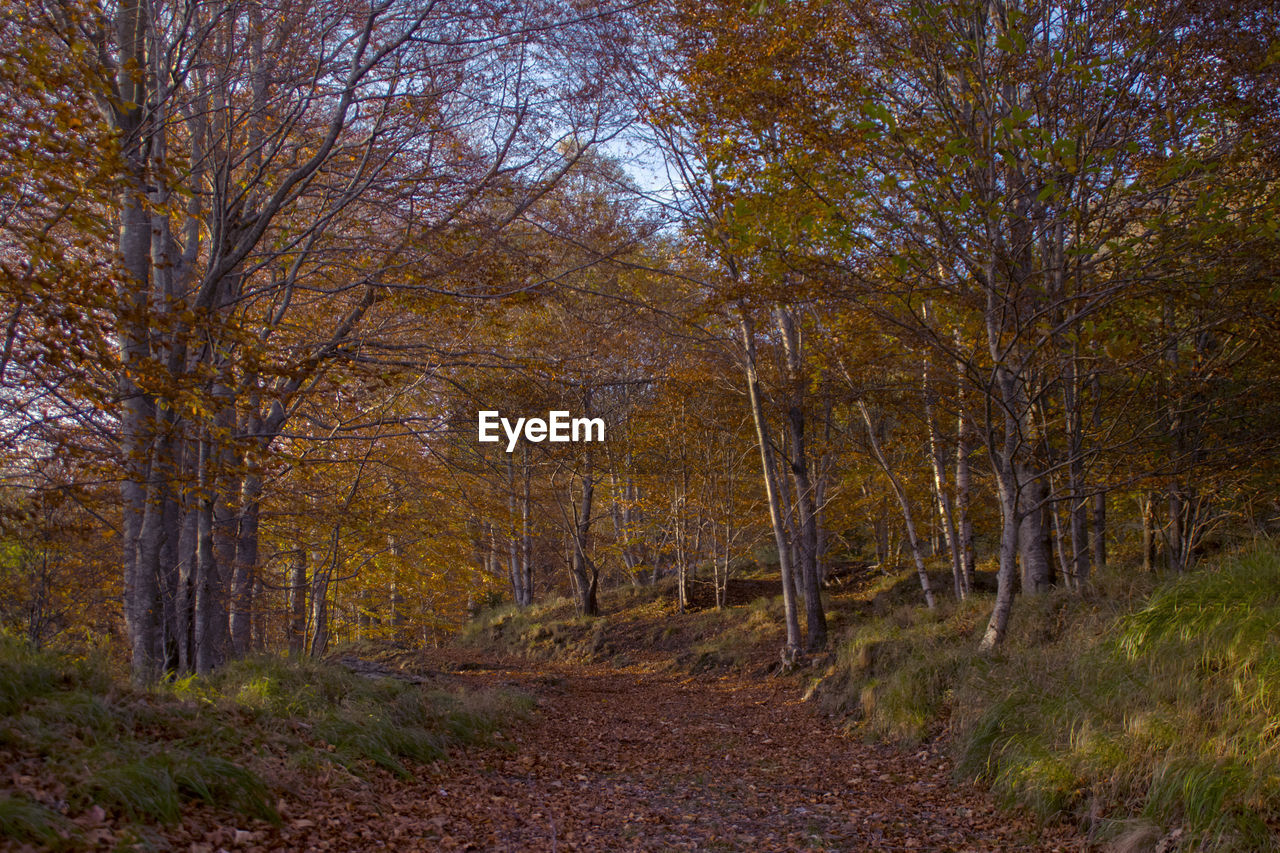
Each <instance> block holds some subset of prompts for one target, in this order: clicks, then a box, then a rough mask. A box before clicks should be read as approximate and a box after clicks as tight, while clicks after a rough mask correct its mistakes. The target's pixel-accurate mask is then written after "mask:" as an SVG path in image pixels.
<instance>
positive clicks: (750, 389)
mask: <svg viewBox="0 0 1280 853" xmlns="http://www.w3.org/2000/svg"><path fill="white" fill-rule="evenodd" d="M739 311H740V313H739V315H738V321H739V328H740V330H741V332H742V343H743V348H744V350H745V360H744V366H745V368H746V373H747V395H748V397H749V398H750V401H751V417H752V420H753V421H754V422H755V427H756V441H757V443H758V445H759V447H760V467H761V469H762V470H763V472H764V490H765V497H766V499H767V500H768V502H769V521H770V523H771V524H772V526H773V540H774V544H775V545H777V548H778V562H779V564H780V568H781V571H782V610H783V617H784V620H785V622H786V628H787V637H786V644H785V645H784V646H783V650H782V656H783V664H784V666H790V665H792V664H794V663H795V660H796V657H797V656H798V655H799V653H800V621H799V619H798V618H797V614H796V599H795V585H794V581H793V578H792V571H791V559H790V555H789V554H788V551H787V548H788V545H787V536H786V531H785V522H784V520H783V515H784V511H783V508H782V502H781V495H779V489H778V483H777V481H776V479H775V476H774V462H773V444H772V443H771V442H770V440H769V427H768V423H767V422H766V421H765V416H764V403H763V401H761V399H760V380H759V378H758V377H757V376H756V339H755V330H754V328H753V327H752V325H751V319H750V318H749V317H748V316H747V310H746V308H745V307H742V308H740V309H739Z"/></svg>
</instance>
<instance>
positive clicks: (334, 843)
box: [206, 667, 1084, 851]
mask: <svg viewBox="0 0 1280 853" xmlns="http://www.w3.org/2000/svg"><path fill="white" fill-rule="evenodd" d="M459 677H465V679H466V680H467V681H471V682H474V683H476V684H477V685H481V684H492V683H506V684H510V685H514V686H517V687H519V688H520V689H522V690H525V691H527V692H529V693H532V694H533V695H535V696H536V697H537V699H538V705H539V707H538V710H537V711H536V713H535V715H534V717H533V718H532V719H531V720H530V721H528V722H526V723H523V724H518V725H516V726H514V727H512V728H511V729H510V732H511V734H510V738H511V742H509V743H508V744H506V746H507V747H508V748H507V749H484V750H478V751H474V752H472V753H470V754H468V755H465V756H458V757H455V758H454V759H452V760H450V761H448V762H445V763H442V764H440V765H439V766H438V767H433V768H431V769H430V770H429V771H427V772H424V774H423V776H422V777H421V778H419V779H418V780H416V781H413V782H409V783H396V784H394V785H388V784H387V781H386V780H385V779H383V780H381V781H378V782H370V783H367V784H366V785H365V787H364V788H363V789H362V790H358V791H355V792H353V795H352V796H350V797H344V799H346V803H345V804H344V805H343V806H342V807H340V808H339V809H338V812H337V813H333V811H334V810H333V808H326V809H324V810H320V811H318V810H317V809H315V808H314V804H313V805H312V807H308V806H307V803H306V792H299V793H300V796H299V797H298V798H296V799H295V798H289V800H287V801H286V802H287V803H288V811H287V812H286V814H285V825H284V827H283V828H282V829H280V830H272V831H270V832H267V833H255V837H254V839H253V842H255V843H252V844H247V845H244V846H250V847H252V846H262V847H265V848H267V849H295V850H375V849H393V850H493V851H544V850H545V851H571V850H573V851H614V850H747V851H771V850H841V851H862V850H886V851H888V850H975V851H976V850H1080V849H1084V848H1083V846H1082V845H1081V844H1080V843H1079V842H1078V841H1073V840H1072V839H1070V838H1069V837H1067V836H1066V835H1065V834H1062V833H1051V834H1047V835H1046V834H1039V833H1037V832H1036V830H1035V829H1034V828H1033V827H1031V826H1029V825H1028V824H1027V823H1026V822H1025V821H1020V820H1013V819H1010V818H1009V817H1008V816H1006V815H1001V814H998V813H997V812H996V810H995V808H994V807H993V805H992V804H991V803H990V801H989V799H987V798H986V797H985V796H984V795H983V794H981V792H979V791H976V790H974V789H972V788H966V787H956V786H953V785H952V784H950V783H949V781H948V779H949V775H948V768H947V766H946V764H945V762H944V761H943V760H942V759H941V758H940V757H939V756H938V755H937V754H935V753H933V752H930V751H929V750H922V751H920V752H918V753H916V754H903V753H900V752H895V751H893V750H891V749H887V748H881V747H873V746H868V745H865V744H861V743H858V742H856V741H854V740H851V739H849V738H847V737H841V736H840V735H838V734H837V732H836V731H835V726H834V723H833V722H832V721H830V720H828V719H825V718H823V717H822V716H821V715H819V714H818V713H816V712H815V711H814V710H813V709H812V708H811V706H809V705H807V704H805V703H802V702H800V701H798V697H797V696H795V695H794V691H795V685H794V684H787V683H783V682H777V681H764V682H744V681H742V680H739V679H736V678H724V679H718V680H716V679H708V678H705V677H702V678H684V677H680V676H677V675H672V674H669V673H655V672H646V671H643V670H641V669H638V668H634V669H626V670H617V669H610V668H606V667H588V668H571V669H570V668H563V667H548V668H546V669H544V670H537V671H535V670H532V669H524V670H508V669H501V668H499V669H490V670H476V671H468V672H466V673H465V675H463V676H459ZM264 836H265V837H264ZM1059 836H1061V837H1059ZM206 838H208V836H206ZM227 840H228V841H232V840H233V839H232V838H228V839H227ZM246 840H247V839H246ZM213 849H215V850H216V849H217V848H216V846H215V847H214V848H213Z"/></svg>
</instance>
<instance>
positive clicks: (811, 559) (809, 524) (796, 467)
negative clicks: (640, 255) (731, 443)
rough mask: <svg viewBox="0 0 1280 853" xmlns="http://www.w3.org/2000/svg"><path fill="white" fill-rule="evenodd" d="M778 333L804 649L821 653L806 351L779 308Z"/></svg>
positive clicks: (823, 620)
mask: <svg viewBox="0 0 1280 853" xmlns="http://www.w3.org/2000/svg"><path fill="white" fill-rule="evenodd" d="M774 318H775V321H776V325H777V327H778V334H779V336H780V337H781V338H782V344H783V349H784V350H785V352H786V357H787V380H788V382H787V384H788V386H789V391H790V399H789V401H788V404H787V433H788V439H789V442H788V446H789V447H790V450H791V459H790V463H791V465H790V467H791V482H792V484H793V485H794V487H795V493H796V526H797V533H798V534H799V535H798V536H797V537H796V544H797V546H798V548H797V551H798V553H799V558H800V581H801V585H802V587H803V589H804V609H805V634H806V636H805V650H806V651H808V652H809V653H811V654H812V653H814V652H818V651H821V650H822V649H824V648H826V645H827V617H826V614H825V613H824V612H823V609H822V586H821V584H822V579H821V578H820V577H819V575H818V507H817V503H816V501H815V500H814V489H813V482H812V480H811V478H810V476H809V458H808V449H807V448H806V446H805V415H804V387H805V384H806V377H805V374H804V369H803V368H804V364H803V360H804V352H803V349H802V346H803V342H802V340H801V336H800V331H799V329H797V328H796V323H795V318H794V317H792V316H791V314H790V313H789V312H788V311H786V310H784V309H782V308H778V309H777V310H776V311H775V312H774Z"/></svg>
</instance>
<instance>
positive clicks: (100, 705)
mask: <svg viewBox="0 0 1280 853" xmlns="http://www.w3.org/2000/svg"><path fill="white" fill-rule="evenodd" d="M106 671H107V670H106V667H105V666H104V665H103V663H102V662H101V661H98V660H84V659H79V660H78V659H74V658H71V657H69V656H63V655H58V654H56V653H50V652H35V651H33V650H31V649H30V648H28V647H26V646H25V645H23V644H22V643H20V642H17V641H15V640H11V639H8V638H3V637H0V703H3V704H2V705H0V707H3V709H4V712H3V713H0V746H2V747H5V748H7V749H9V750H10V751H12V752H13V753H15V754H16V755H17V756H19V758H20V759H22V758H26V759H28V760H30V759H37V760H38V761H39V766H40V768H41V769H40V770H39V772H38V775H39V776H40V781H41V785H42V787H45V788H49V787H51V786H52V787H57V788H59V789H60V790H63V791H65V806H64V808H65V809H66V811H67V812H68V813H69V814H72V815H75V814H78V813H80V812H81V811H84V810H86V809H89V808H91V807H93V806H100V807H102V808H103V809H105V810H106V811H107V812H108V813H110V814H112V815H114V816H115V817H116V819H118V820H121V821H124V822H126V823H132V824H134V825H136V826H137V827H140V828H142V827H145V826H146V825H148V824H169V823H173V822H174V821H177V820H179V819H180V817H181V815H182V812H183V809H184V808H186V807H187V805H188V804H191V803H199V804H205V805H208V806H211V807H214V808H217V809H221V810H225V811H229V812H234V813H237V814H240V815H244V816H246V817H249V818H256V819H260V820H266V821H272V822H275V821H278V820H279V816H278V815H277V813H276V810H275V805H274V803H275V801H276V798H277V796H278V793H279V791H280V790H283V789H284V788H287V787H288V788H291V787H293V786H295V785H297V784H299V782H298V780H297V779H296V778H292V777H290V774H294V775H295V776H296V774H297V773H303V772H305V771H306V769H308V768H311V769H314V768H318V767H320V766H323V765H325V764H329V765H333V764H336V765H339V766H341V767H344V768H346V769H347V770H348V771H349V772H351V773H355V774H361V775H363V774H367V773H368V772H370V771H371V770H372V769H374V768H376V767H381V768H385V769H386V770H389V771H391V772H392V773H395V774H396V775H399V776H402V777H404V776H408V775H410V774H412V772H413V770H412V767H413V764H414V763H415V762H427V761H434V760H436V759H440V758H443V757H445V756H446V755H447V754H448V753H449V751H450V750H451V749H453V748H456V747H461V746H465V745H468V744H475V743H482V742H487V741H488V740H489V739H490V738H491V736H492V734H493V733H494V732H495V731H496V730H497V727H498V724H499V722H503V723H506V722H509V721H510V720H513V719H517V718H519V717H520V716H521V715H523V714H525V713H526V712H527V710H528V707H529V704H530V703H529V701H528V700H527V699H524V698H523V697H519V696H515V695H513V694H509V693H503V692H480V693H463V692H447V691H443V690H433V689H429V688H428V687H424V686H420V685H415V684H412V683H409V682H407V681H401V680H398V679H393V678H374V679H371V678H365V677H361V676H358V675H354V674H352V673H351V672H349V671H347V670H346V669H343V668H341V667H338V666H333V665H328V664H323V663H318V662H312V661H287V660H283V659H279V658H269V657H262V658H255V659H250V660H244V661H238V662H235V663H233V664H230V665H228V666H226V667H224V668H222V669H221V670H219V671H218V672H216V673H215V674H214V675H212V676H209V677H207V678H195V677H192V678H186V679H182V680H180V681H177V682H175V683H172V684H168V685H162V686H159V687H156V688H153V689H150V690H140V689H137V688H134V687H132V686H130V685H129V684H127V683H126V682H123V681H120V682H117V681H114V680H113V679H112V678H111V677H110V676H109V675H106V674H104V673H105V672H106ZM289 768H292V770H290V769H289ZM302 784H305V783H302ZM139 831H141V829H140V830H139ZM143 834H145V832H144V833H143ZM0 837H3V838H6V839H9V840H10V841H13V842H17V843H37V844H40V845H42V846H56V845H58V844H63V845H69V846H71V847H75V846H76V836H75V835H74V833H73V832H72V829H71V824H70V823H69V822H68V821H67V820H65V819H64V818H63V817H62V815H61V814H59V813H58V812H56V811H52V810H50V809H49V808H48V807H47V805H46V804H42V803H40V802H36V801H35V800H34V799H32V798H31V797H28V796H25V795H24V794H23V793H22V792H10V793H9V794H4V793H0Z"/></svg>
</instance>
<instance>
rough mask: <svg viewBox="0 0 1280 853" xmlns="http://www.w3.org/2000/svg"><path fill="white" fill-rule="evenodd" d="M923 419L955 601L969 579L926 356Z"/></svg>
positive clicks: (966, 591)
mask: <svg viewBox="0 0 1280 853" xmlns="http://www.w3.org/2000/svg"><path fill="white" fill-rule="evenodd" d="M923 386H924V387H923V390H924V418H925V426H926V429H927V430H928V434H929V464H930V466H931V467H932V469H933V493H934V497H935V499H936V500H937V504H938V511H939V513H940V514H941V521H942V537H943V541H944V542H945V543H946V548H947V553H948V554H949V555H950V557H951V582H952V587H953V590H954V592H955V596H956V598H957V599H958V600H962V599H964V598H966V597H968V595H969V578H968V577H967V576H966V575H965V572H964V564H963V562H962V557H961V555H960V550H961V546H960V534H959V531H958V529H957V528H956V521H955V515H954V513H953V512H952V509H951V495H950V494H949V493H948V491H947V463H946V455H945V454H946V451H945V449H944V448H943V446H942V441H941V440H940V438H939V436H938V425H937V423H936V421H935V419H934V399H933V393H934V392H933V384H932V381H931V378H930V376H929V359H928V357H927V356H926V358H925V362H924V371H923Z"/></svg>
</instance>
